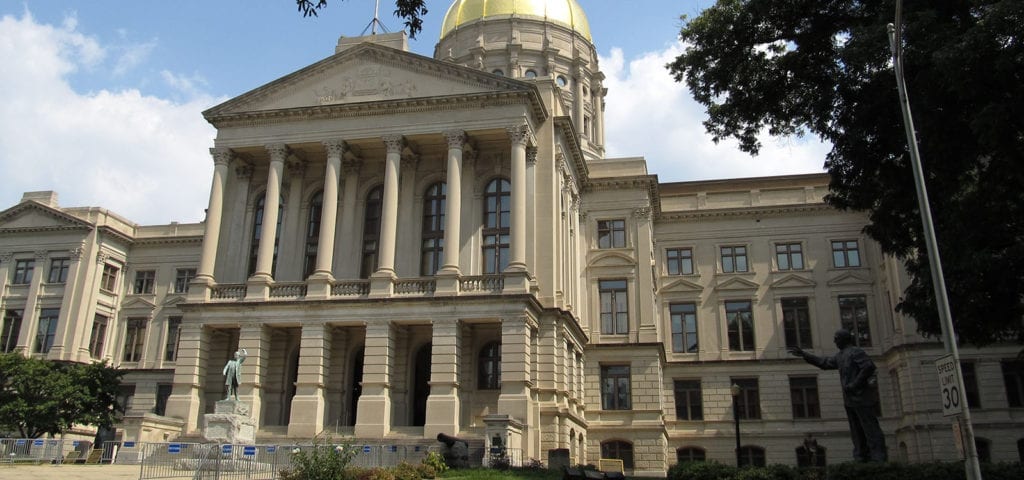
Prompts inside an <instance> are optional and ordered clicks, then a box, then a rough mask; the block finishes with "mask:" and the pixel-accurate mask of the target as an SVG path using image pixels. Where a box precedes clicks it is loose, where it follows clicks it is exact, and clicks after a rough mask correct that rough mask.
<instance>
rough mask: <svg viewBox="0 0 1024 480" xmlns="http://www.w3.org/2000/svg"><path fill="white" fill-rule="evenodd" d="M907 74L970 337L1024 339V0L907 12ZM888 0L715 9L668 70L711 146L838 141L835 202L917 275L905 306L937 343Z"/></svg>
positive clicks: (952, 1)
mask: <svg viewBox="0 0 1024 480" xmlns="http://www.w3.org/2000/svg"><path fill="white" fill-rule="evenodd" d="M903 11H904V14H903V17H904V23H903V38H902V39H901V41H902V42H903V46H904V47H903V48H904V67H905V76H906V79H907V83H908V92H909V95H908V96H909V97H910V102H911V108H912V110H913V114H914V122H915V124H916V128H917V134H918V138H919V147H920V151H921V157H922V160H923V164H924V170H925V175H926V182H927V186H928V190H929V197H930V201H931V210H932V214H933V217H934V221H935V228H936V232H937V236H938V243H939V247H940V255H941V257H942V262H943V268H944V270H945V276H946V281H947V288H948V291H949V294H950V304H951V308H952V310H953V318H954V321H955V324H956V329H957V332H958V334H959V336H960V339H961V341H966V342H969V343H973V344H977V345H984V344H987V343H990V342H993V341H999V340H1007V339H1015V340H1017V341H1018V342H1020V341H1024V326H1022V318H1024V303H1022V302H1024V296H1022V292H1024V188H1022V187H1024V39H1022V32H1024V29H1022V28H1021V25H1024V1H1022V0H947V1H941V2H936V1H931V0H907V1H906V2H904V7H903ZM894 12H895V3H894V1H893V0H829V1H821V0H787V1H778V0H719V1H718V2H717V3H716V4H715V5H714V6H712V7H710V8H708V9H707V10H704V11H703V12H702V13H701V14H700V15H699V16H698V17H696V18H693V19H692V20H690V21H688V22H686V23H685V25H684V26H683V28H682V31H681V33H680V38H681V39H682V40H683V42H685V44H686V49H685V51H684V53H683V54H681V55H680V56H679V57H678V58H676V59H675V60H674V61H673V62H672V63H670V64H669V65H668V68H669V70H670V71H671V73H672V74H673V75H674V76H675V79H676V80H677V81H681V82H682V81H685V82H686V85H687V86H688V88H689V90H690V92H691V93H692V95H693V96H694V98H696V100H697V101H698V102H700V103H702V104H703V105H704V106H705V107H707V114H708V118H707V120H706V121H705V122H704V125H705V128H706V129H707V131H708V132H709V133H711V134H712V135H713V136H714V138H715V140H716V141H717V140H720V139H724V138H735V139H737V140H738V141H739V142H740V146H741V149H743V150H744V151H747V152H751V153H754V154H756V153H757V151H758V148H759V147H760V143H759V141H758V135H760V134H762V133H763V132H767V133H769V134H771V135H792V134H797V135H799V134H804V133H808V132H809V133H813V134H815V135H818V136H820V137H821V138H823V139H825V140H827V141H829V142H831V143H832V145H833V148H832V151H831V152H830V153H829V154H828V156H827V158H826V161H825V166H826V168H827V169H828V171H829V173H830V174H831V176H832V180H831V185H830V187H831V193H830V195H829V196H828V197H827V201H828V202H829V203H831V204H832V205H834V206H836V207H838V208H840V209H848V210H857V211H865V212H867V214H868V216H869V220H870V221H869V224H868V226H867V227H866V228H865V232H866V233H867V234H868V235H869V236H870V237H871V238H873V239H875V240H877V241H878V242H879V243H880V244H881V246H882V249H883V251H884V252H886V253H888V254H892V255H895V256H897V257H898V258H900V259H902V260H903V261H904V264H905V265H906V267H907V269H908V272H909V273H910V275H911V277H912V279H911V283H910V285H909V287H908V288H907V289H906V291H904V292H903V297H902V299H901V302H900V303H899V305H898V307H897V308H898V310H900V311H902V312H904V313H907V314H910V315H912V316H913V317H914V318H915V319H916V320H917V322H918V330H919V331H920V332H922V333H924V334H928V335H935V334H937V333H938V332H939V331H940V327H939V321H938V315H937V313H936V308H935V306H934V305H935V303H934V302H935V300H934V294H933V291H932V284H931V279H930V270H929V265H928V259H927V252H926V249H925V244H924V240H923V237H922V227H921V221H920V216H919V210H918V207H917V203H916V202H917V200H916V196H915V193H914V186H913V177H912V174H911V169H910V160H909V154H908V148H907V143H906V137H905V134H904V129H903V124H902V117H901V113H900V110H899V104H898V97H897V91H896V83H895V77H894V74H893V71H892V68H891V58H890V51H889V43H888V38H887V32H886V26H887V24H888V23H890V22H892V21H893V17H894Z"/></svg>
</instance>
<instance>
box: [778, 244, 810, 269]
mask: <svg viewBox="0 0 1024 480" xmlns="http://www.w3.org/2000/svg"><path fill="white" fill-rule="evenodd" d="M775 263H777V264H778V267H779V270H803V269H804V249H803V246H802V245H800V244H799V243H777V244H775Z"/></svg>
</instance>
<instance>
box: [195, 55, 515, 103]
mask: <svg viewBox="0 0 1024 480" xmlns="http://www.w3.org/2000/svg"><path fill="white" fill-rule="evenodd" d="M531 89H533V87H532V86H531V85H530V84H528V83H525V82H520V81H517V80H513V79H510V78H505V77H501V76H498V75H493V74H489V73H486V72H483V71H480V70H475V69H470V68H467V67H463V66H460V65H455V64H452V63H448V62H441V61H438V60H434V59H431V58H428V57H424V56H421V55H416V54H413V53H409V52H404V51H401V50H396V49H393V48H389V47H384V46H381V45H376V44H372V43H362V44H359V45H357V46H355V47H352V48H350V49H348V50H345V51H342V52H341V53H338V54H335V55H333V56H331V57H328V58H326V59H324V60H322V61H320V62H317V63H315V64H313V65H310V66H308V67H306V68H303V69H301V70H298V71H296V72H294V73H291V74H289V75H286V76H284V77H282V78H280V79H278V80H275V81H273V82H271V83H268V84H266V85H263V86H261V87H258V88H256V89H254V90H252V91H250V92H247V93H244V94H242V95H240V96H238V97H235V98H234V99H231V100H228V101H227V102H224V103H222V104H220V105H217V106H215V107H213V108H211V109H209V110H207V111H206V112H203V115H204V116H206V117H207V119H213V118H216V117H221V116H231V115H237V114H244V113H253V112H265V111H279V110H290V109H296V108H312V107H325V106H333V105H345V104H362V103H368V102H384V101H387V102H394V101H403V100H406V101H408V100H414V99H422V98H426V97H455V96H472V95H479V94H488V93H494V92H513V91H529V90H531Z"/></svg>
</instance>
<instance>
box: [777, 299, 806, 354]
mask: <svg viewBox="0 0 1024 480" xmlns="http://www.w3.org/2000/svg"><path fill="white" fill-rule="evenodd" d="M782 327H783V330H785V332H786V347H790V348H792V347H800V348H812V345H811V313H810V309H808V308H807V298H803V297H801V298H783V299H782Z"/></svg>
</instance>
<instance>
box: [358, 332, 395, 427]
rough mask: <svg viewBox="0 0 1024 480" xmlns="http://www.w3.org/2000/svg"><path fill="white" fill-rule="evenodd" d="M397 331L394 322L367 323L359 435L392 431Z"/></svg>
mask: <svg viewBox="0 0 1024 480" xmlns="http://www.w3.org/2000/svg"><path fill="white" fill-rule="evenodd" d="M394 345H395V332H394V330H393V329H392V328H391V324H390V323H383V324H375V325H367V326H366V346H365V347H364V354H363V355H364V356H363V392H362V395H360V396H359V406H358V411H357V416H356V425H355V432H354V433H355V436H356V437H362V438H383V437H384V435H386V434H387V433H388V432H390V431H391V366H392V363H393V360H394V356H395V351H394V350H395V348H394Z"/></svg>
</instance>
